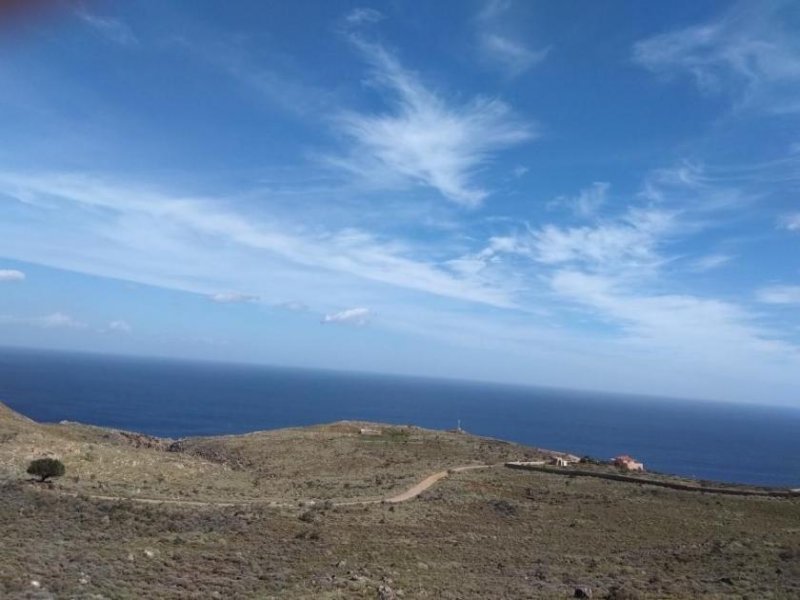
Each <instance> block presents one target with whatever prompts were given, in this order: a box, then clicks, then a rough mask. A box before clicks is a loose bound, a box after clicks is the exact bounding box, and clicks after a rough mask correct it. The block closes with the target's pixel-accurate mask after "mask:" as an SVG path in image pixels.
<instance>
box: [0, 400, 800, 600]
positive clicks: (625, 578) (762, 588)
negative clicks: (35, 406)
mask: <svg viewBox="0 0 800 600" xmlns="http://www.w3.org/2000/svg"><path fill="white" fill-rule="evenodd" d="M362 430H367V431H366V434H362V433H361V431H362ZM545 454H546V453H545V452H544V451H541V450H537V449H535V448H527V447H523V446H519V445H516V444H510V443H506V442H502V441H498V440H490V439H485V438H480V437H476V436H471V435H468V434H460V433H452V432H441V431H431V430H425V429H421V428H417V427H398V426H390V425H382V424H368V423H355V422H342V423H334V424H329V425H319V426H314V427H306V428H295V429H284V430H276V431H265V432H257V433H252V434H248V435H241V436H225V437H207V438H190V439H185V440H162V439H157V438H152V437H148V436H144V435H140V434H135V433H129V432H120V431H114V430H109V429H104V428H98V427H90V426H85V425H80V424H75V423H64V424H37V423H34V422H33V421H30V420H29V419H26V418H25V417H23V416H21V415H18V414H16V413H14V412H13V411H11V410H9V409H8V408H7V407H5V406H3V405H0V527H2V531H3V538H2V541H1V542H0V543H2V552H0V597H3V598H62V597H63V598H142V597H147V598H205V597H207V598H234V597H235V598H269V597H275V598H278V597H282V598H283V597H289V598H294V597H298V598H394V597H405V598H569V597H573V596H574V594H575V590H576V588H577V587H580V586H586V587H588V588H591V589H592V592H593V597H595V598H603V597H609V598H670V597H674V598H685V597H708V598H723V597H724V598H730V597H734V598H737V597H738V598H744V597H752V598H795V597H800V498H770V497H731V496H724V495H720V494H709V493H698V492H686V491H675V490H670V489H662V488H656V487H653V486H650V485H640V484H630V483H622V482H614V481H605V480H600V479H595V478H592V477H569V476H564V475H563V474H554V473H541V472H530V471H520V470H512V469H508V468H505V467H503V466H502V465H503V463H505V462H507V461H516V460H534V459H537V458H542V457H544V456H545ZM41 456H54V457H57V458H59V459H61V460H62V461H63V462H64V464H65V465H66V468H67V473H66V475H65V476H64V477H62V478H60V479H59V480H57V481H56V482H55V483H54V484H53V485H46V484H45V485H42V484H36V483H32V482H29V481H28V476H27V475H25V473H24V471H25V468H26V466H27V464H28V461H29V460H31V459H32V458H38V457H41ZM477 466H486V467H485V468H469V469H466V470H457V468H460V467H477ZM667 479H668V478H667ZM427 486H430V487H427ZM417 494H418V495H417ZM387 500H389V501H387Z"/></svg>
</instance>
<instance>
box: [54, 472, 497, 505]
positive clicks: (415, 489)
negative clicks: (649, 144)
mask: <svg viewBox="0 0 800 600" xmlns="http://www.w3.org/2000/svg"><path fill="white" fill-rule="evenodd" d="M492 466H496V465H464V466H461V467H453V468H451V469H447V470H446V471H439V472H437V473H434V474H433V475H428V476H427V477H426V478H425V479H423V480H422V481H420V482H419V483H417V484H415V485H413V486H412V487H410V488H408V489H407V490H406V491H404V492H402V493H400V494H397V495H396V496H391V497H389V498H362V499H358V500H342V501H340V502H334V503H333V505H334V506H359V505H365V504H380V503H382V502H387V503H390V504H398V503H400V502H407V501H408V500H412V499H414V498H416V497H417V496H419V495H420V494H421V493H422V492H424V491H425V490H427V489H429V488H430V487H431V486H433V485H435V484H436V483H437V482H438V481H440V480H442V479H444V478H445V477H447V476H448V475H450V474H451V473H462V472H464V471H472V470H474V469H488V468H490V467H492ZM61 493H62V494H64V495H68V496H75V497H77V496H78V494H77V493H75V492H61ZM86 496H87V497H88V498H91V499H93V500H110V501H123V500H127V501H128V502H137V503H139V504H171V505H179V506H196V507H200V506H203V507H205V506H216V507H221V508H224V507H231V506H242V505H247V504H265V505H268V506H270V507H274V508H289V507H295V506H298V505H306V506H313V505H314V504H316V503H318V502H320V501H319V500H293V501H290V502H286V501H275V500H271V499H251V500H243V501H241V502H226V501H219V502H214V501H204V500H183V499H179V498H137V497H135V496H104V495H92V494H86Z"/></svg>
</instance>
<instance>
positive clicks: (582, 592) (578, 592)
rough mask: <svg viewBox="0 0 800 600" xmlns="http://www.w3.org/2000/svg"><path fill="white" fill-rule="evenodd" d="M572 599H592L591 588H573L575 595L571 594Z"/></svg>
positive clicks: (583, 586) (584, 586)
mask: <svg viewBox="0 0 800 600" xmlns="http://www.w3.org/2000/svg"><path fill="white" fill-rule="evenodd" d="M573 597H574V598H591V597H592V588H590V587H589V586H588V585H579V586H578V587H576V588H575V593H574V594H573Z"/></svg>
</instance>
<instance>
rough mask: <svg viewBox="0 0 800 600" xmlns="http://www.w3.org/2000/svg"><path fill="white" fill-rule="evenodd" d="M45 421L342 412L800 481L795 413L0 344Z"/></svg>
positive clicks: (181, 430) (13, 375)
mask: <svg viewBox="0 0 800 600" xmlns="http://www.w3.org/2000/svg"><path fill="white" fill-rule="evenodd" d="M0 401H1V402H4V403H5V404H6V405H8V406H9V407H11V408H12V409H14V410H16V411H18V412H21V413H22V414H24V415H26V416H28V417H30V418H32V419H34V420H37V421H45V422H58V421H62V420H68V421H79V422H81V423H89V424H93V425H100V426H105V427H113V428H118V429H126V430H131V431H138V432H143V433H148V434H151V435H156V436H163V437H171V438H180V437H186V436H196V435H214V434H235V433H244V432H249V431H255V430H262V429H274V428H280V427H296V426H303V425H311V424H316V423H326V422H332V421H339V420H344V419H347V420H363V421H379V422H384V423H393V424H399V425H405V424H413V425H417V426H421V427H429V428H434V429H452V428H455V427H456V426H457V425H458V424H459V423H460V424H461V427H462V428H464V429H465V430H466V431H468V432H470V433H474V434H479V435H483V436H490V437H494V438H500V439H504V440H510V441H515V442H520V443H523V444H527V445H531V446H536V447H539V448H547V449H553V450H561V451H566V452H571V453H573V454H577V455H579V456H584V455H589V456H593V457H598V458H610V457H613V456H616V455H618V454H629V455H631V456H634V457H635V458H636V459H638V460H641V461H642V462H644V463H645V466H646V467H647V468H648V470H652V471H658V472H664V473H673V474H677V475H684V476H689V477H695V478H698V479H705V480H714V481H724V482H731V483H748V484H756V485H768V486H782V487H785V486H788V487H800V408H794V407H773V406H757V405H744V404H733V403H723V402H707V401H689V400H677V399H670V398H658V397H651V396H635V395H617V394H607V393H592V392H586V391H574V390H565V389H552V388H544V387H526V386H512V385H499V384H490V383H476V382H468V381H454V380H438V379H427V378H413V377H400V376H388V375H374V374H364V373H344V372H335V371H323V370H309V369H294V368H283V367H268V366H254V365H238V364H228V363H213V362H190V361H178V360H165V359H145V358H130V357H119V356H105V355H93V354H80V353H62V352H51V351H33V350H19V349H0Z"/></svg>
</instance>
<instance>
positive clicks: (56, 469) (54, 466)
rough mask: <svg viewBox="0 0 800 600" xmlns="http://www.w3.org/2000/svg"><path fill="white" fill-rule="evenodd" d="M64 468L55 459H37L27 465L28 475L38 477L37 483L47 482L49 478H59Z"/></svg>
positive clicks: (62, 464)
mask: <svg viewBox="0 0 800 600" xmlns="http://www.w3.org/2000/svg"><path fill="white" fill-rule="evenodd" d="M65 471H66V468H65V467H64V463H62V462H61V461H60V460H58V459H57V458H38V459H36V460H34V461H31V464H30V465H28V475H35V476H36V477H39V481H47V479H49V478H50V477H61V476H62V475H63V474H64V472H65Z"/></svg>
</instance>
